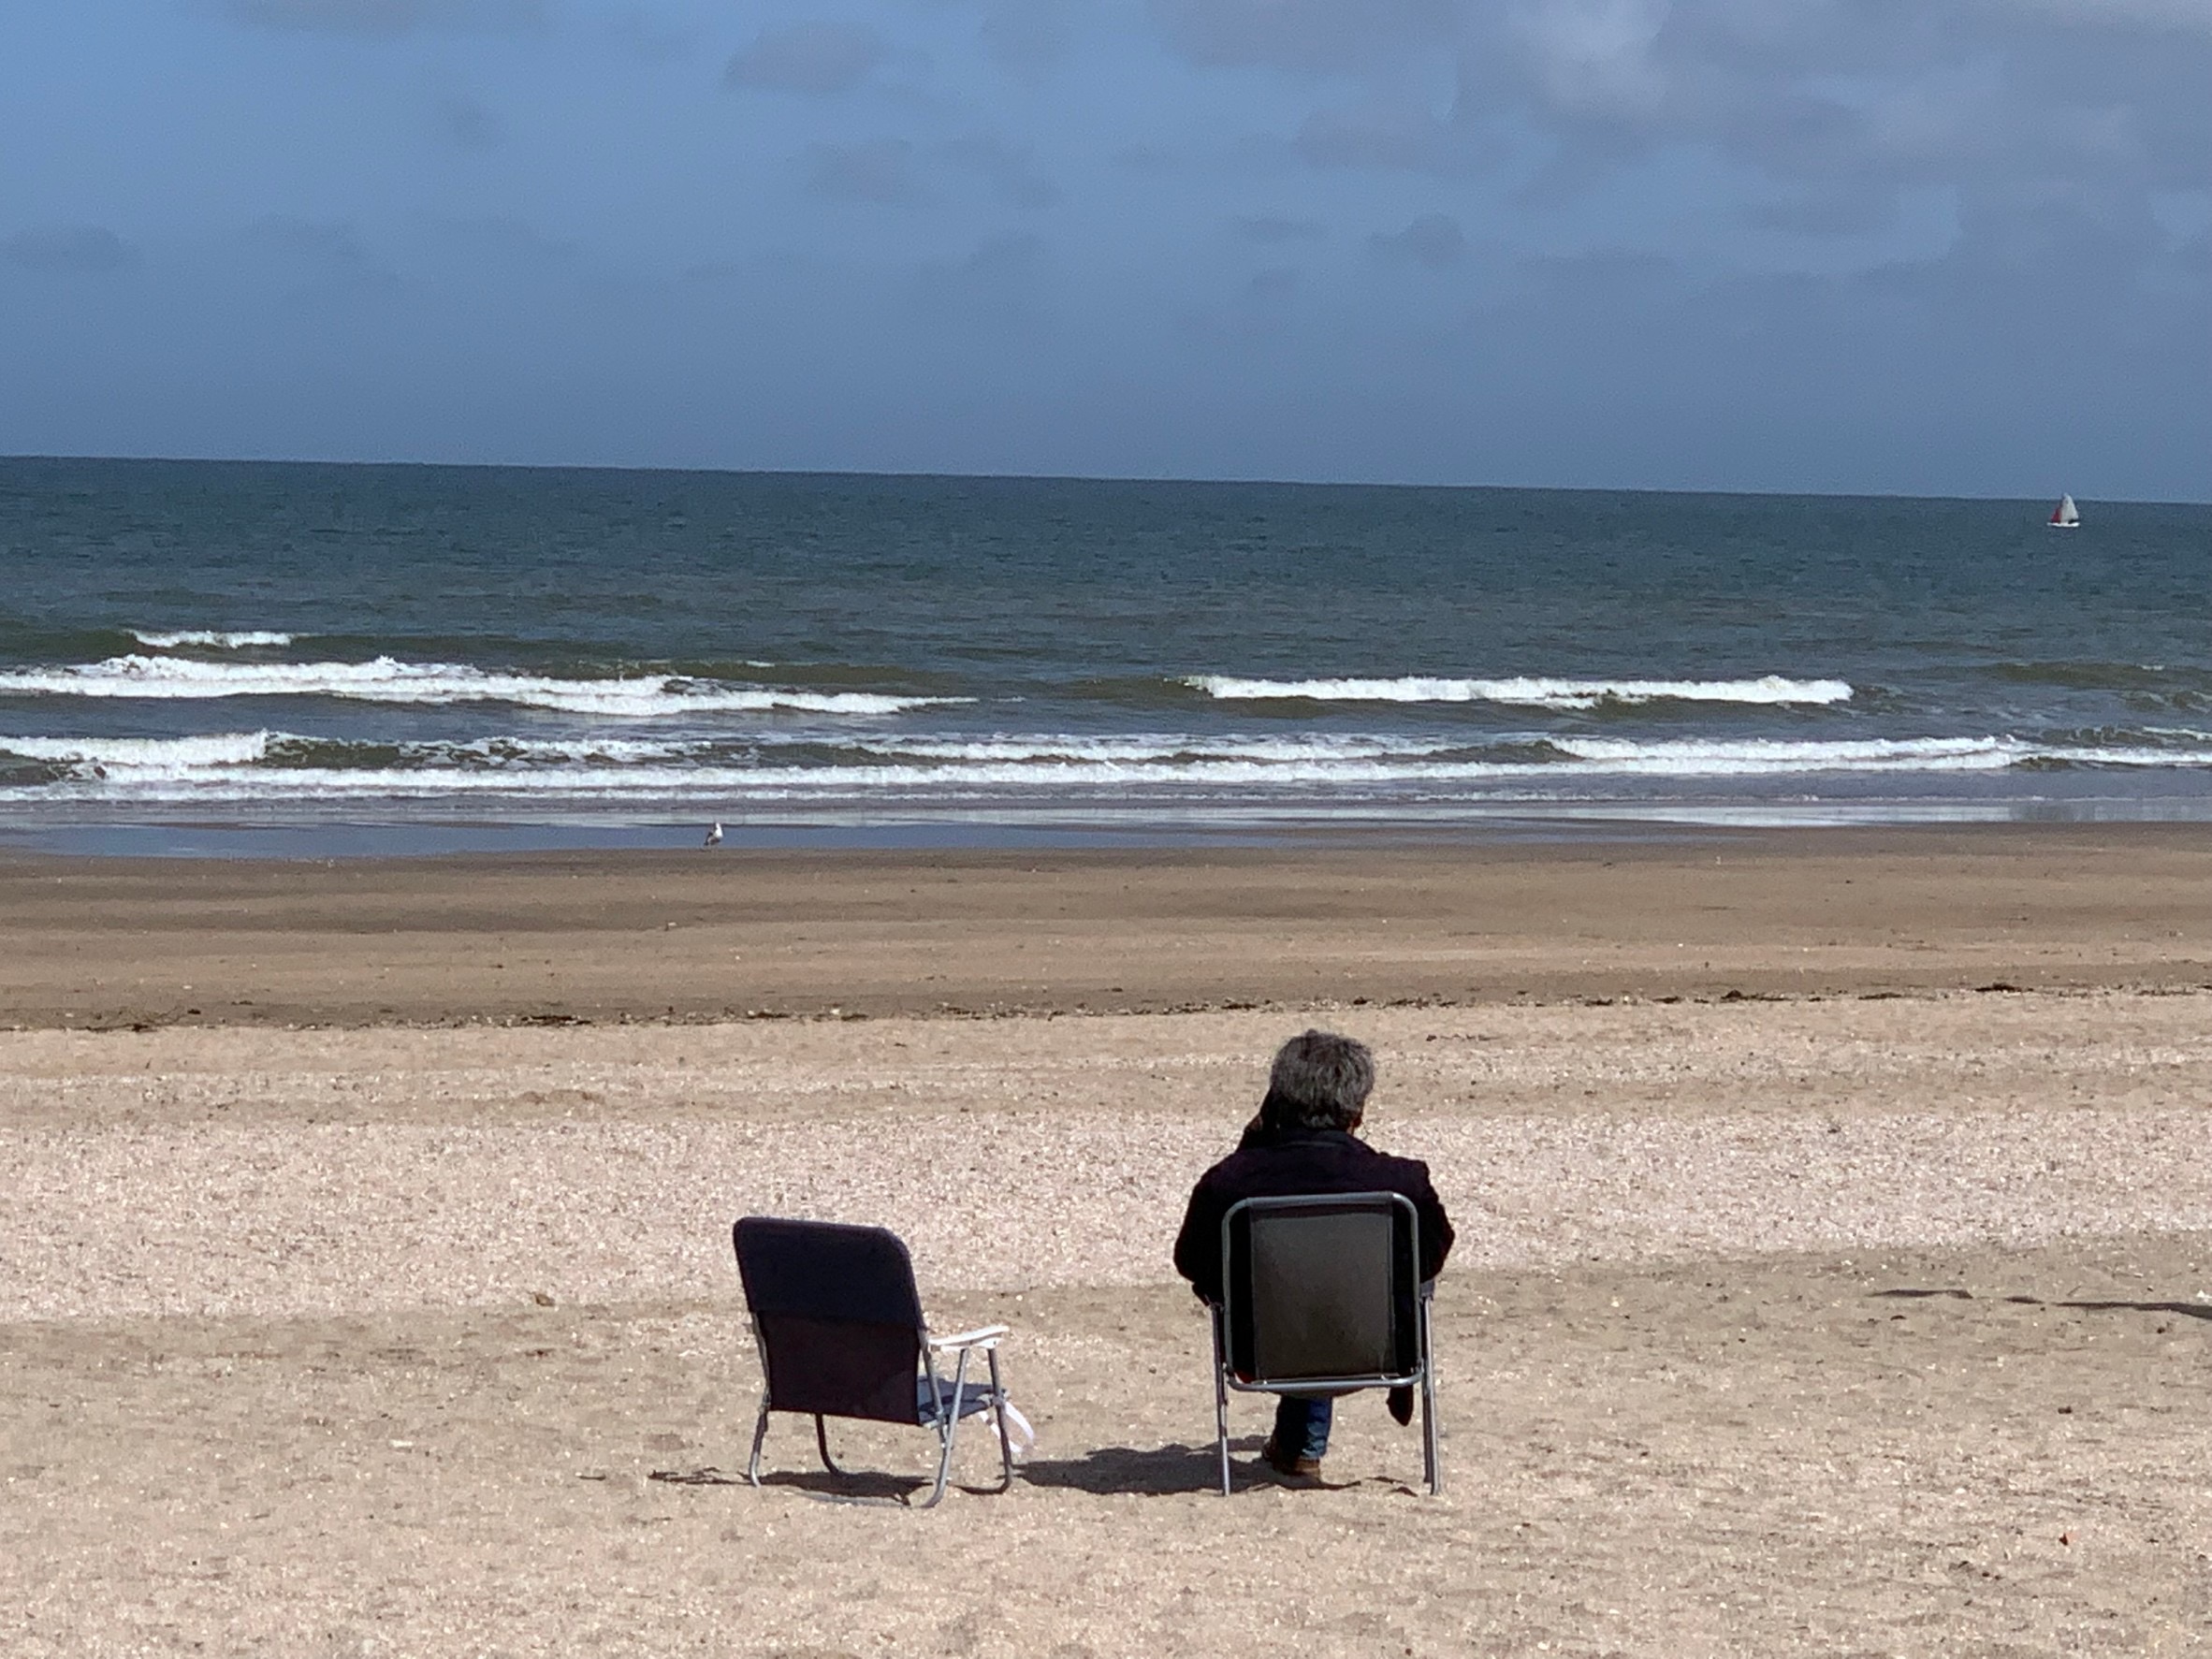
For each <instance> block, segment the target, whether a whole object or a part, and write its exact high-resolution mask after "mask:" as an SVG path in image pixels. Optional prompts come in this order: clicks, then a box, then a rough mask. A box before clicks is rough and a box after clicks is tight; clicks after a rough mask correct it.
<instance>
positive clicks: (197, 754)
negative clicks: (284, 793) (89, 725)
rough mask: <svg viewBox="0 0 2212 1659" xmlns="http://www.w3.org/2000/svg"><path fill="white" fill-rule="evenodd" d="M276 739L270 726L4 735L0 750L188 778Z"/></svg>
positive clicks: (259, 754) (263, 752)
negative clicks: (171, 733) (171, 732)
mask: <svg viewBox="0 0 2212 1659" xmlns="http://www.w3.org/2000/svg"><path fill="white" fill-rule="evenodd" d="M274 740H275V739H274V737H273V736H272V735H271V734H269V733H268V732H219V733H214V734H211V735H208V736H204V737H0V754H12V755H21V756H22V758H23V759H25V760H30V761H51V762H54V763H56V764H62V765H70V766H79V767H84V768H91V767H95V766H97V767H101V768H103V769H105V770H107V771H109V772H110V773H113V774H118V775H138V776H156V777H163V778H189V777H192V776H195V775H196V774H198V773H201V772H205V771H209V770H211V769H216V768H221V767H227V766H250V765H253V764H255V763H256V762H259V761H264V760H267V759H268V758H269V744H270V743H271V742H272V741H274Z"/></svg>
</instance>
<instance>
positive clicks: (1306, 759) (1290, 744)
mask: <svg viewBox="0 0 2212 1659" xmlns="http://www.w3.org/2000/svg"><path fill="white" fill-rule="evenodd" d="M2182 739H2187V740H2188V741H2187V742H2184V741H2182ZM10 757H12V758H13V759H14V760H16V761H18V762H22V763H30V764H33V765H34V766H35V768H36V771H35V774H34V775H31V776H25V775H23V774H22V772H21V771H20V770H15V771H11V770H10V769H9V768H8V767H7V765H6V762H7V760H8V759H9V758H10ZM2071 766H2088V767H2142V766H2156V767H2166V768H2183V769H2191V768H2194V769H2212V734H2204V733H2190V734H2181V733H2175V734H2171V735H2168V736H2167V738H2166V739H2165V740H2164V741H2162V742H2161V743H2158V744H2155V745H2149V746H2146V745H2142V744H2132V743H2100V744H2076V743H2066V742H2037V741H2030V740H2028V739H2025V738H2019V737H1999V736H1979V737H1899V738H1876V739H1863V740H1841V741H1784V740H1778V739H1777V740H1768V739H1743V740H1736V741H1710V742H1707V741H1695V740H1684V741H1658V742H1637V741H1633V740H1629V739H1624V738H1601V737H1560V736H1554V737H1550V738H1517V739H1501V740H1497V741H1493V742H1490V743H1487V744H1483V745H1478V746H1475V747H1469V748H1449V747H1443V746H1439V745H1437V744H1435V743H1434V742H1433V741H1432V742H1427V743H1423V742H1421V741H1419V740H1416V739H1410V738H1383V737H1352V738H1325V737H1318V736H1317V737H1309V738H1282V737H1270V736H1264V735H1260V736H1251V737H1234V736H1230V737H1222V736H1215V737H1199V736H1193V735H1183V734H1175V733H1163V734H1157V735H1117V736H1113V737H1097V736H1092V737H1085V736H1077V735H1059V734H1038V735H1019V734H1008V735H995V736H990V737H984V738H977V739H972V740H954V739H940V738H898V737H886V738H882V739H880V740H879V739H870V740H866V741H853V742H841V743H824V742H822V741H819V740H816V741H806V740H802V739H799V738H793V737H786V738H781V739H778V738H773V737H763V738H753V739H748V740H743V741H739V740H733V739H711V738H700V739H691V740H669V741H653V740H647V739H635V738H633V739H618V738H574V739H539V738H522V737H510V736H496V737H484V738H478V739H474V740H471V741H466V742H458V741H456V742H415V743H397V744H390V743H362V742H347V741H343V740H338V739H331V738H320V737H311V736H304V735H295V734H289V733H282V732H269V731H255V732H232V733H216V734H210V735H201V736H192V737H171V738H129V737H114V738H60V737H39V736H0V799H6V800H12V801H17V802H22V801H27V800H34V799H47V800H55V799H62V800H78V801H107V802H111V803H122V802H138V803H145V804H160V803H185V802H201V803H222V802H257V803H263V804H284V803H291V804H299V805H305V804H312V803H314V802H333V801H356V802H357V801H370V800H379V799H381V800H388V801H404V800H416V801H427V800H437V799H478V800H488V799H496V798H501V797H505V798H510V799H517V800H530V801H540V802H546V801H554V800H563V799H566V800H575V801H591V802H597V803H621V802H632V803H645V802H649V801H654V800H663V801H666V800H681V799H696V798H699V797H706V796H712V797H716V798H720V799H723V800H729V801H733V802H741V801H745V800H752V801H761V802H770V801H794V800H796V801H807V800H816V801H826V800H831V799H841V800H860V801H865V800H869V799H875V800H882V801H898V802H901V803H907V804H913V803H920V802H927V801H930V800H942V801H955V800H962V799H970V798H975V797H978V796H987V795H997V796H1002V797H1004V796H1011V797H1018V798H1034V797H1036V796H1037V795H1039V794H1040V793H1044V794H1062V795H1068V796H1071V797H1084V796H1109V795H1112V794H1113V793H1117V792H1128V791H1130V790H1153V791H1164V792H1168V793H1172V794H1174V795H1177V796H1179V797H1190V796H1192V795H1193V794H1194V793H1195V794H1196V795H1197V796H1199V797H1203V798H1223V799H1229V798H1235V797H1237V796H1239V795H1255V794H1264V795H1270V796H1272V797H1280V796H1283V795H1287V794H1289V795H1296V796H1298V797H1301V798H1305V799H1310V800H1312V801H1314V802H1316V803H1317V804H1319V803H1323V802H1325V801H1326V800H1327V799H1328V798H1329V796H1330V795H1331V794H1332V793H1333V794H1339V795H1343V796H1346V797H1357V796H1360V795H1361V794H1362V793H1369V794H1374V793H1380V794H1390V793H1404V792H1407V791H1413V792H1417V793H1419V795H1420V796H1421V797H1422V798H1425V799H1470V800H1472V799H1480V798H1483V797H1484V796H1485V795H1488V794H1495V793H1497V792H1498V791H1500V790H1501V789H1510V788H1512V787H1515V786H1517V785H1521V786H1530V787H1535V786H1539V785H1547V784H1553V783H1563V782H1571V783H1574V784H1576V785H1578V786H1580V785H1582V784H1586V783H1592V782H1602V781H1603V780H1604V779H1662V780H1681V781H1685V782H1695V780H1698V779H1751V778H1789V777H1797V776H1806V777H1810V776H1813V775H1819V774H1829V775H1834V774H1855V775H1861V776H1864V775H1890V776H1895V777H1900V778H1902V777H1910V776H1914V775H1925V774H1940V773H1959V772H2000V771H2003V770H2006V769H2008V768H2014V767H2026V768H2030V769H2035V768H2051V767H2071Z"/></svg>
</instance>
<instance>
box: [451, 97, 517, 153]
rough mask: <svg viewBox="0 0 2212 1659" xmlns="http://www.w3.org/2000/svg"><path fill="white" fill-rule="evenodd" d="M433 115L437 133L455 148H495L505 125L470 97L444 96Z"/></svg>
mask: <svg viewBox="0 0 2212 1659" xmlns="http://www.w3.org/2000/svg"><path fill="white" fill-rule="evenodd" d="M435 114H436V124H437V131H438V136H439V137H440V138H444V140H445V141H446V142H447V143H449V144H451V145H452V146H453V147H454V148H455V149H456V150H496V149H497V148H498V147H499V142H500V139H501V138H502V137H503V136H504V133H505V127H504V126H503V124H502V123H501V121H500V118H499V117H498V116H497V115H495V114H493V113H492V112H491V111H490V110H489V109H486V108H485V107H484V106H483V105H482V104H479V103H478V102H476V100H475V99H473V98H447V99H446V100H444V102H443V103H441V104H440V105H439V106H438V108H437V110H436V111H435Z"/></svg>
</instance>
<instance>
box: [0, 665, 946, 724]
mask: <svg viewBox="0 0 2212 1659" xmlns="http://www.w3.org/2000/svg"><path fill="white" fill-rule="evenodd" d="M0 697H130V698H141V699H165V700H181V699H182V700H189V699H201V698H219V697H335V698H342V699H345V700H347V701H351V702H359V703H402V704H428V705H441V704H458V703H505V704H510V705H514V706H519V707H525V708H546V709H553V710H557V711H559V712H560V713H564V714H582V715H600V716H604V717H607V718H609V719H616V720H650V719H652V718H654V717H655V716H659V715H670V714H700V713H708V712H721V711H735V712H761V713H765V712H770V711H775V710H788V711H792V712H794V713H803V714H843V715H886V714H897V713H900V712H902V711H903V710H906V709H909V708H921V707H927V706H933V705H939V704H945V703H957V702H965V701H968V699H965V698H956V697H896V696H889V695H885V694H883V693H880V692H875V691H792V690H785V689H780V688H776V687H768V686H735V685H729V684H726V683H722V682H719V681H712V680H694V679H687V678H684V677H681V676H678V675H665V674H654V675H631V676H622V677H609V678H605V679H581V678H562V677H553V676H549V675H534V674H507V673H501V672H499V671H496V670H491V669H484V668H476V667H473V666H470V665H468V664H466V663H454V662H400V661H398V660H397V659H395V658H391V657H378V658H375V659H373V660H372V661H370V662H198V661H195V660H192V659H189V658H177V657H147V656H138V655H136V654H134V655H130V656H124V657H110V658H109V659H108V660H107V661H105V662H89V663H76V664H71V665H69V666H66V667H60V668H33V669H18V670H14V671H12V672H8V673H0Z"/></svg>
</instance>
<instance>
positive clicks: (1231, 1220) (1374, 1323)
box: [1213, 1192, 1444, 1494]
mask: <svg viewBox="0 0 2212 1659" xmlns="http://www.w3.org/2000/svg"><path fill="white" fill-rule="evenodd" d="M1419 1229H1420V1218H1419V1213H1418V1212H1417V1211H1416V1210H1415V1209H1414V1206H1413V1203H1412V1201H1410V1200H1408V1199H1406V1198H1404V1197H1403V1196H1401V1195H1400V1194H1398V1193H1394V1192H1354V1193H1331V1194H1328V1195H1325V1196H1317V1197H1300V1198H1255V1199H1246V1200H1244V1201H1243V1202H1242V1203H1239V1204H1235V1205H1232V1206H1231V1207H1230V1211H1229V1214H1228V1215H1224V1216H1223V1217H1222V1220H1221V1260H1222V1267H1223V1271H1222V1276H1221V1284H1222V1297H1221V1301H1220V1302H1216V1303H1215V1304H1214V1306H1213V1323H1214V1415H1215V1431H1216V1434H1217V1436H1218V1439H1219V1442H1220V1447H1221V1490H1222V1492H1224V1493H1225V1494H1226V1493H1227V1492H1229V1490H1230V1480H1229V1391H1230V1390H1231V1389H1237V1390H1244V1391H1248V1392H1254V1393H1266V1394H1336V1393H1349V1392H1352V1391H1353V1390H1359V1389H1401V1388H1409V1389H1418V1390H1419V1391H1420V1405H1421V1465H1422V1468H1421V1472H1422V1475H1423V1477H1425V1478H1426V1479H1427V1481H1428V1484H1429V1491H1430V1492H1432V1493H1435V1492H1442V1491H1443V1490H1444V1470H1443V1465H1442V1463H1441V1462H1440V1461H1439V1458H1438V1455H1437V1445H1436V1367H1435V1361H1434V1354H1433V1348H1432V1347H1431V1345H1430V1335H1429V1323H1430V1321H1429V1302H1430V1296H1431V1292H1432V1291H1433V1286H1432V1285H1428V1284H1423V1283H1422V1282H1421V1279H1420V1265H1419V1264H1420V1238H1419Z"/></svg>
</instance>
